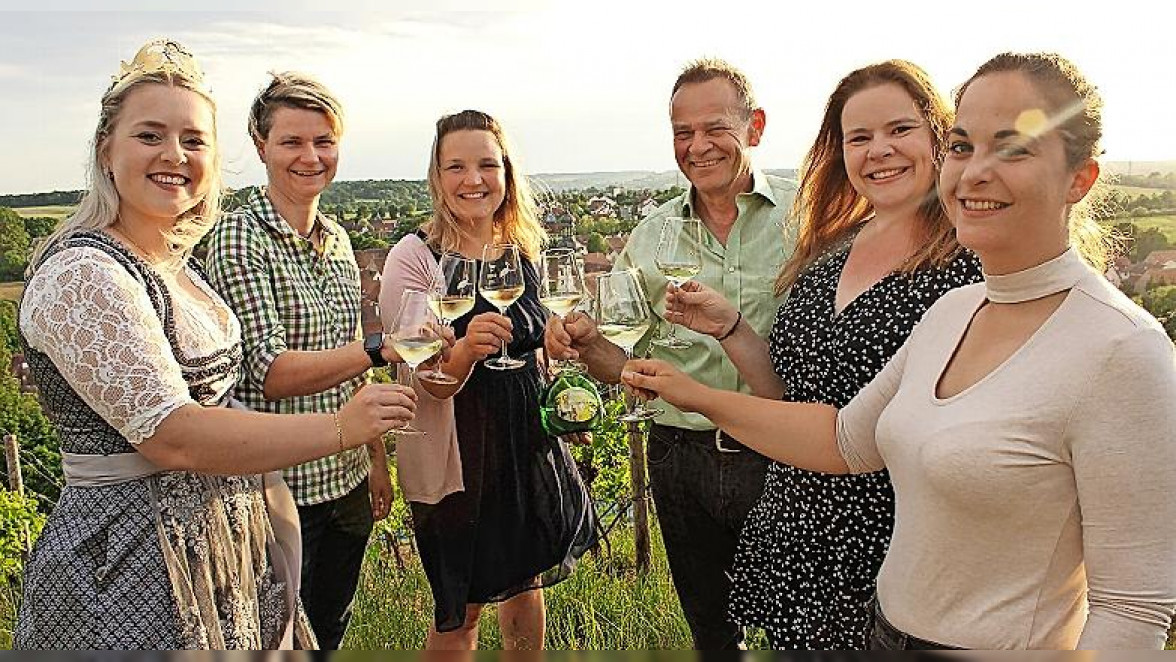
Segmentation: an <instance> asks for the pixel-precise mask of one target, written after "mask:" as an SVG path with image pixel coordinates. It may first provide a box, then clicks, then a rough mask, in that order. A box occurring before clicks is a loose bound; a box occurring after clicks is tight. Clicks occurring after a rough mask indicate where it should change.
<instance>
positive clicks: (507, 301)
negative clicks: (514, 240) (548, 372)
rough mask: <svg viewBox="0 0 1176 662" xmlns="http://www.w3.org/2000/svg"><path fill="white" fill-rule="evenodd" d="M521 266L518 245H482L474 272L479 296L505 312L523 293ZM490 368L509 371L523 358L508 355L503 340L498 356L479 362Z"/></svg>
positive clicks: (520, 365)
mask: <svg viewBox="0 0 1176 662" xmlns="http://www.w3.org/2000/svg"><path fill="white" fill-rule="evenodd" d="M524 287H525V285H524V283H523V267H522V263H521V262H520V261H519V247H518V246H515V245H514V244H486V246H485V247H484V248H483V249H482V268H481V270H480V271H479V273H478V291H479V292H481V293H482V297H483V298H485V299H486V300H487V301H489V302H490V303H492V304H494V306H495V307H496V308H498V312H500V313H502V314H503V315H505V314H506V309H507V308H510V305H511V304H512V303H514V302H515V301H518V300H519V297H521V296H523V289H524ZM483 363H484V365H485V366H486V367H487V368H493V369H494V370H513V369H515V368H521V367H523V366H524V365H526V362H525V361H520V360H518V359H512V358H510V355H509V354H507V352H506V341H505V340H504V341H503V342H502V355H501V356H499V357H497V358H493V359H487V360H486V361H484V362H483Z"/></svg>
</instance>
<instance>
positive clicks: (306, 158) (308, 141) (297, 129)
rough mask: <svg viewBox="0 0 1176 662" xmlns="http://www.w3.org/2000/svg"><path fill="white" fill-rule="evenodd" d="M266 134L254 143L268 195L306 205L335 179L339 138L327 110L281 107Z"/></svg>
mask: <svg viewBox="0 0 1176 662" xmlns="http://www.w3.org/2000/svg"><path fill="white" fill-rule="evenodd" d="M271 122H272V123H271V125H270V131H269V135H268V136H266V138H265V140H264V141H262V142H260V143H258V144H257V153H258V155H259V156H260V157H261V160H262V162H264V163H265V170H266V173H267V174H268V176H269V192H270V195H276V196H280V197H282V198H285V199H287V200H291V201H295V202H298V203H302V204H307V203H310V202H311V201H313V200H314V199H315V198H317V197H318V196H319V195H320V194H321V193H322V192H323V191H324V190H325V189H326V188H327V186H328V185H329V184H330V183H331V180H333V179H335V171H336V169H337V168H338V166H339V138H338V136H337V135H336V134H335V129H334V127H333V126H332V125H331V121H330V119H328V117H327V115H326V113H323V112H319V111H317V110H307V109H305V108H289V107H285V106H283V107H280V108H278V109H276V110H275V111H274V113H273V116H272V120H271Z"/></svg>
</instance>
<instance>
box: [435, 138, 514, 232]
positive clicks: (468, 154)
mask: <svg viewBox="0 0 1176 662" xmlns="http://www.w3.org/2000/svg"><path fill="white" fill-rule="evenodd" d="M437 152H438V154H437V165H438V168H439V169H440V171H441V172H440V179H441V194H442V198H443V201H444V203H445V206H446V207H448V208H449V210H450V211H452V212H453V215H454V216H456V217H457V219H458V220H459V221H460V222H462V223H468V224H473V225H480V224H482V223H493V221H494V214H495V213H496V212H497V211H498V208H499V207H501V206H502V201H503V199H505V197H506V168H505V165H504V163H503V157H502V146H501V145H499V144H498V140H497V139H495V137H494V134H493V133H491V132H489V131H477V130H459V131H453V132H450V133H448V134H446V135H445V137H443V138H442V139H441V144H440V145H439V146H438V149H437Z"/></svg>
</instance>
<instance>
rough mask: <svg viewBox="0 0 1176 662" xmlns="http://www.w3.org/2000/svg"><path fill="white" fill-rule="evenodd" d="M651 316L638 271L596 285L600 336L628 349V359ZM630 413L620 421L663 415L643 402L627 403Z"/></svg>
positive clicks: (603, 278) (612, 276)
mask: <svg viewBox="0 0 1176 662" xmlns="http://www.w3.org/2000/svg"><path fill="white" fill-rule="evenodd" d="M650 317H651V314H650V312H649V304H648V303H647V302H646V298H645V291H644V289H643V288H642V287H641V281H640V280H638V278H637V271H636V270H635V269H627V270H625V271H614V272H612V273H608V274H603V275H601V276H600V279H599V280H598V281H597V283H596V325H597V329H598V330H599V332H600V335H602V336H604V337H605V339H606V340H608V341H609V342H611V343H612V344H614V345H616V346H618V347H620V348H621V349H623V350H625V357H626V358H633V347H634V346H636V345H637V342H638V341H639V340H641V338H643V337H644V336H645V332H646V331H648V330H649V325H650ZM625 406H626V413H625V414H624V415H622V416H618V417H617V420H620V421H626V422H633V421H644V420H647V419H650V418H653V417H655V416H659V415H661V414H662V413H663V412H662V410H660V409H650V408H648V407H646V406H645V403H643V402H639V403H637V406H636V407H633V406H630V405H629V403H628V400H626V403H625Z"/></svg>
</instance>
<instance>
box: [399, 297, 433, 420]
mask: <svg viewBox="0 0 1176 662" xmlns="http://www.w3.org/2000/svg"><path fill="white" fill-rule="evenodd" d="M429 295H430V293H429V292H422V291H419V290H405V291H404V292H403V293H402V294H401V295H400V309H399V310H398V311H397V313H396V318H395V319H394V320H393V321H392V328H391V329H390V330H389V331H388V338H389V339H390V340H391V342H392V347H393V348H395V349H396V353H397V354H399V355H400V358H401V359H402V360H403V361H404V363H405V365H406V366H407V367H408V379H407V380H406V382H407V383H405V386H411V385H412V374H413V372H415V371H416V369H417V366H419V365H420V364H422V363H424V362H425V361H428V360H429V359H430V358H432V357H433V356H435V355H436V354H437V353H439V352H440V351H441V348H442V346H444V344H445V340H444V338H443V337H442V335H441V330H440V322H439V321H438V319H437V317H436V316H435V315H434V314H433V311H432V309H431V307H430V305H429ZM399 375H400V371H399V370H397V378H398V379H399ZM395 432H396V435H397V436H401V435H423V434H425V432H424V431H423V430H418V429H416V428H414V427H412V424H411V423H410V424H407V425H406V426H405V427H402V428H399V429H398V430H396V431H395Z"/></svg>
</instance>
